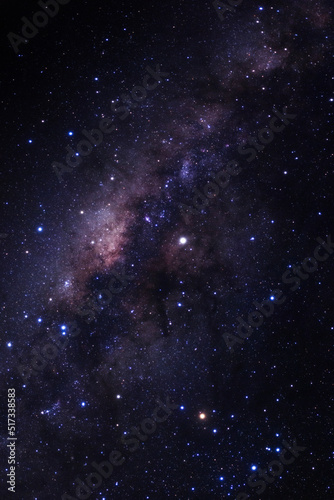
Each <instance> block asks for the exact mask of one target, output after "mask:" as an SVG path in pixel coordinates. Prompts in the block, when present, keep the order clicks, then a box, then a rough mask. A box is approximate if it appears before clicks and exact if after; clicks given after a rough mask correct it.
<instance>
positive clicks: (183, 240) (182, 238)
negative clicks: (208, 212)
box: [179, 236, 187, 245]
mask: <svg viewBox="0 0 334 500" xmlns="http://www.w3.org/2000/svg"><path fill="white" fill-rule="evenodd" d="M179 242H180V244H181V245H185V244H186V243H187V238H185V237H184V236H182V237H181V238H180V239H179Z"/></svg>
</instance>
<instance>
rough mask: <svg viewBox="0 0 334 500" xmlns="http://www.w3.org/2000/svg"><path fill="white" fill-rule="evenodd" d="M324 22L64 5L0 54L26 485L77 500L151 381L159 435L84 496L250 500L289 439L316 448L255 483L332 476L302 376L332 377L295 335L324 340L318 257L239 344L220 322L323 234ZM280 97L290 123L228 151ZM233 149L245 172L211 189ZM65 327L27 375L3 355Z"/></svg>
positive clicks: (28, 357) (304, 16) (137, 412)
mask: <svg viewBox="0 0 334 500" xmlns="http://www.w3.org/2000/svg"><path fill="white" fill-rule="evenodd" d="M246 4H247V5H246ZM8 9H9V8H8ZM20 9H21V10H20V12H21V11H22V14H20V15H22V16H24V15H28V14H25V13H24V8H23V6H20ZM35 10H36V9H35ZM16 17H20V16H16ZM332 19H333V17H332V12H331V9H330V6H329V3H328V2H326V1H325V0H321V1H317V2H315V1H313V0H303V1H292V2H290V3H289V5H286V3H284V4H283V3H281V2H279V1H277V2H276V1H275V2H272V3H269V4H268V3H267V2H265V3H264V4H263V5H262V4H257V3H255V4H254V3H253V5H249V3H248V2H246V1H244V2H242V3H241V4H240V5H239V6H238V7H236V9H235V12H234V13H233V14H228V15H227V16H226V19H225V20H224V21H222V20H221V19H219V17H218V16H217V13H216V11H215V9H214V8H213V6H212V4H211V3H210V2H209V3H208V4H203V5H202V4H201V5H196V6H194V5H193V6H190V5H187V4H185V3H183V2H181V3H177V4H176V3H175V4H174V3H172V4H170V3H169V4H168V5H165V6H164V5H160V4H158V3H154V4H152V5H150V7H148V6H146V5H144V4H142V3H140V2H139V0H138V1H135V3H134V4H131V5H128V4H125V3H124V4H123V2H121V4H120V5H118V6H114V7H113V6H110V5H109V2H102V3H101V5H99V6H93V5H92V4H89V2H86V1H85V2H83V5H82V6H81V7H80V6H77V5H74V4H73V5H72V2H70V3H69V4H68V6H66V9H65V6H64V7H63V8H62V13H61V14H58V16H57V17H56V18H55V19H54V20H53V23H54V24H50V26H48V27H47V28H45V30H44V31H43V33H42V31H41V33H40V34H39V37H36V39H32V40H30V42H29V44H27V45H26V46H24V47H22V52H24V53H23V55H22V56H15V58H14V56H13V54H11V56H12V58H14V60H11V62H10V63H9V67H10V68H11V71H12V74H13V75H14V76H13V77H12V78H13V81H11V80H10V78H8V81H7V82H6V83H7V84H8V89H9V90H8V94H7V96H6V97H5V106H4V110H5V111H4V113H5V118H4V123H5V124H6V128H8V132H7V130H6V132H5V134H8V137H7V135H5V136H4V137H5V139H7V138H8V144H9V145H10V148H11V150H12V151H13V152H12V154H11V156H10V158H11V159H10V161H8V160H7V162H6V171H4V174H3V175H5V174H6V175H7V176H8V186H9V187H8V190H6V192H5V197H4V204H3V207H4V209H3V210H4V211H3V221H4V222H3V228H2V232H6V233H7V232H8V233H9V234H10V237H9V238H7V239H6V241H5V242H3V241H2V243H1V244H2V246H3V258H4V264H5V265H4V273H3V281H2V283H3V293H2V302H3V307H2V319H3V325H4V328H3V339H4V341H3V342H4V345H3V347H2V356H3V358H2V359H3V360H4V363H3V374H4V375H6V377H4V379H6V382H3V390H5V389H6V390H7V385H8V384H9V385H8V387H15V388H16V391H17V400H18V403H17V404H18V409H19V410H18V424H17V425H18V429H20V443H19V444H18V456H19V457H20V471H19V472H18V478H17V490H18V492H19V493H18V498H22V499H28V498H34V499H35V498H38V500H44V499H49V498H62V497H61V495H62V494H64V493H65V492H67V493H68V494H70V495H73V496H74V491H75V485H74V480H75V478H76V477H77V476H78V475H79V476H80V477H81V478H83V477H85V475H87V474H88V473H89V472H90V471H91V466H90V464H91V462H92V461H93V460H99V459H101V460H102V459H104V455H103V454H104V453H106V452H107V451H108V452H109V451H111V449H113V448H112V446H113V443H115V442H116V441H117V439H119V436H120V435H121V433H122V432H125V431H126V430H127V429H129V428H130V427H131V425H137V424H138V425H139V423H140V421H141V420H142V419H143V418H144V417H146V416H147V415H148V414H149V412H150V411H151V409H152V410H153V408H154V404H155V403H154V400H155V398H156V397H163V396H164V395H169V396H170V397H171V398H172V400H173V401H174V402H175V403H177V404H178V409H177V410H175V411H174V412H173V415H171V416H170V417H169V419H168V422H166V424H161V430H159V432H160V434H159V436H158V437H157V436H156V435H152V437H151V438H150V440H149V441H150V442H147V443H145V445H143V449H141V450H139V451H138V452H137V453H136V456H137V455H138V458H135V459H134V460H133V462H132V463H130V462H129V464H124V466H123V468H122V471H121V469H120V472H119V475H118V476H117V477H116V475H115V479H114V478H113V479H109V480H106V481H105V482H104V483H103V485H101V486H100V487H99V488H98V489H97V490H96V491H95V492H94V494H93V495H92V497H91V498H97V499H99V500H101V499H103V498H105V499H109V498H122V499H124V498H128V499H138V498H150V499H153V500H155V499H158V498H177V499H180V500H181V499H182V500H183V499H184V500H186V499H190V498H194V499H197V498H201V499H206V498H207V499H215V498H233V499H235V498H236V497H237V494H238V493H239V492H240V491H246V490H247V488H248V493H249V494H251V493H252V492H251V490H250V489H249V486H247V477H248V476H249V474H251V472H252V470H253V471H254V470H255V469H252V468H251V467H252V466H255V465H254V464H256V467H257V466H258V467H264V466H265V465H266V464H267V463H268V462H270V460H273V459H274V458H275V456H274V458H272V457H271V456H269V455H268V448H269V449H270V450H274V449H276V447H279V446H281V442H282V440H283V439H288V438H289V439H292V438H293V437H295V436H296V435H297V433H298V436H297V437H298V439H299V440H301V441H302V442H304V443H305V446H307V449H308V451H307V452H305V456H306V454H307V453H308V455H307V456H308V458H307V459H306V458H304V459H303V460H304V464H302V459H301V458H300V459H298V460H300V469H298V467H297V466H291V468H290V469H289V474H286V473H284V474H285V475H284V474H283V473H282V475H284V481H286V483H287V485H288V486H287V487H288V488H289V495H290V496H288V494H287V489H286V490H284V484H283V483H282V482H281V481H278V479H277V480H276V482H275V485H276V486H275V485H268V495H269V496H268V498H270V499H276V498H277V499H281V498H297V496H298V495H299V492H300V491H302V490H301V488H302V485H304V487H305V488H306V486H307V485H308V487H310V488H313V489H312V495H313V496H312V498H316V497H317V498H326V495H328V494H329V493H328V490H327V489H326V488H327V486H328V485H327V480H321V479H319V478H318V479H317V480H316V479H315V477H313V476H312V478H311V479H310V480H309V477H308V476H307V474H308V472H307V471H309V470H311V467H313V466H314V464H317V466H318V462H319V463H322V453H323V454H325V455H324V456H326V457H327V454H328V453H329V451H328V449H327V448H326V443H325V441H324V440H322V441H321V443H320V444H319V445H318V447H316V446H315V445H314V442H313V438H312V437H310V438H309V442H308V443H306V441H307V437H306V436H307V435H308V436H310V435H311V436H312V432H313V434H314V438H315V433H316V430H314V431H312V432H311V429H318V426H319V425H320V424H319V422H320V421H321V419H322V418H323V416H324V411H325V410H324V409H323V406H322V405H323V401H322V400H320V401H318V400H317V399H316V398H317V391H316V389H314V387H315V385H314V384H315V383H316V380H317V377H318V378H321V377H322V376H323V377H324V378H326V376H327V374H328V373H329V372H327V371H326V374H325V371H324V373H322V372H321V370H320V371H319V372H317V371H316V369H315V368H314V369H313V367H314V366H316V364H317V362H319V359H320V358H321V359H322V351H321V350H319V351H318V345H317V346H316V347H315V346H314V344H313V340H312V339H313V336H312V335H313V334H311V333H309V332H310V331H311V330H312V329H313V330H312V331H314V335H315V336H316V335H318V337H319V339H321V341H320V346H319V349H320V347H321V346H323V345H324V346H326V348H327V343H328V338H327V337H322V336H321V335H322V333H321V332H322V331H326V332H327V333H328V329H329V328H330V321H329V320H328V318H329V311H330V310H331V309H330V307H331V306H332V304H331V303H330V302H329V300H330V298H329V297H330V292H329V290H330V284H329V282H327V281H326V280H327V279H328V277H329V273H330V272H332V271H330V264H328V266H327V264H326V266H327V267H326V271H325V270H324V271H323V274H322V275H321V277H319V278H318V277H317V278H315V281H314V283H313V282H312V284H309V282H311V280H309V282H308V284H307V285H305V291H304V292H303V293H304V294H305V295H303V296H302V294H300V295H299V296H298V297H297V298H291V304H290V303H289V305H287V306H286V309H285V310H284V311H285V312H282V313H279V314H278V313H277V315H276V316H275V319H270V320H267V322H266V324H265V325H264V326H263V327H262V328H259V329H258V331H257V333H256V334H253V336H252V338H251V339H249V340H248V343H247V346H246V344H245V345H243V346H242V347H241V348H240V349H239V351H238V352H237V353H235V354H232V355H231V353H230V352H229V351H228V349H227V348H226V345H225V343H224V341H223V334H224V332H227V331H229V332H234V333H235V330H236V326H237V317H238V316H240V315H245V316H247V314H248V313H249V312H250V311H251V310H252V308H253V309H254V307H253V306H252V303H253V301H255V300H258V301H261V300H265V299H268V300H269V297H270V296H271V294H272V293H273V291H274V290H275V289H277V288H279V280H280V277H281V276H282V273H283V272H284V271H285V270H286V269H287V268H289V266H290V267H291V265H292V264H294V263H296V262H300V261H301V260H302V259H303V258H305V257H306V256H307V255H308V254H309V252H308V251H307V250H308V249H309V248H312V246H314V240H315V238H316V237H318V236H321V237H325V235H326V234H329V233H330V232H331V226H330V220H331V207H332V200H331V199H330V195H329V194H328V193H329V191H330V188H331V185H330V181H331V171H330V167H329V158H330V154H331V153H330V151H329V137H330V135H329V132H328V129H327V126H328V124H329V114H330V113H329V111H328V109H329V106H330V105H331V106H332V102H333V99H332V97H331V96H332V93H333V92H332V89H331V85H332V81H331V78H332V77H331V76H330V72H329V69H328V68H329V67H328V64H329V60H330V50H331V46H330V26H331V23H332ZM14 20H15V13H14V11H13V12H10V11H8V23H9V22H10V21H11V23H12V26H14V27H15V22H14ZM67 23H70V26H71V29H69V28H68V26H69V25H68V24H67ZM12 26H11V27H10V29H11V30H12V29H14V28H12ZM8 29H9V28H8ZM7 31H8V30H7ZM42 37H45V39H44V43H45V46H44V44H43V38H42ZM34 44H35V45H34ZM37 47H38V48H39V51H38V54H37V52H36V51H37ZM74 50H75V52H74ZM6 51H7V52H8V47H6ZM35 53H36V54H37V55H36V60H35V59H34V57H35V56H34V54H35ZM8 57H9V56H8ZM29 65H33V67H32V69H31V70H29V67H30V66H29ZM147 65H150V66H151V67H153V68H155V67H156V65H159V67H160V68H161V71H163V72H166V73H168V77H165V78H163V79H161V81H160V82H159V85H158V86H157V88H155V89H154V90H151V91H150V92H148V94H147V97H146V98H145V99H143V101H142V102H140V103H139V102H137V106H135V107H134V106H133V102H132V104H129V103H125V105H126V106H129V116H128V117H126V119H124V120H120V117H119V116H118V115H117V113H116V112H115V102H116V100H117V99H118V101H117V102H120V101H119V100H121V99H122V97H121V96H122V95H123V94H130V93H131V90H132V89H133V87H134V86H138V85H141V82H142V80H143V76H144V75H145V71H147V70H146V69H145V68H146V67H147ZM29 71H30V73H29ZM26 72H27V74H28V76H27V80H28V81H27V84H26V85H23V84H20V83H18V81H22V78H23V79H24V75H25V74H26ZM28 84H29V85H28ZM26 86H27V87H28V86H29V88H30V94H27V96H28V97H29V98H28V97H27V96H26V92H27V90H26V88H25V87H26ZM123 97H124V96H123ZM330 99H332V100H330ZM125 100H126V99H125V98H124V101H125ZM123 104H124V103H123ZM285 107H286V108H287V109H288V112H289V113H292V114H294V115H295V116H296V118H295V119H293V120H291V123H290V124H289V126H286V127H285V128H284V130H283V131H282V132H280V133H275V134H274V138H273V140H272V142H271V143H270V144H268V145H266V146H265V147H264V148H261V150H259V151H256V159H255V160H254V161H252V162H251V163H249V162H248V161H247V156H245V155H243V154H240V151H241V150H240V148H241V145H243V144H246V143H247V142H248V141H249V140H250V137H253V138H256V137H257V136H258V133H259V131H261V130H262V129H263V128H265V127H267V126H269V123H270V120H271V119H272V118H273V117H274V116H277V115H275V110H279V111H280V112H282V110H283V109H284V108H285ZM10 110H11V111H10ZM15 113H16V115H15ZM14 116H16V118H15V120H14ZM103 118H111V119H112V120H113V123H114V124H115V131H113V133H112V134H110V135H108V136H105V137H104V139H103V142H102V143H101V144H100V145H98V146H96V147H94V148H93V151H92V153H91V154H90V155H89V156H87V157H84V158H82V162H81V164H80V165H78V166H77V167H75V168H74V169H73V171H72V172H66V173H64V175H63V180H64V182H62V183H59V182H58V179H57V176H56V175H55V172H54V170H53V169H52V164H53V162H55V161H57V162H59V161H63V160H62V158H65V156H66V146H70V147H71V148H73V150H74V151H75V150H76V149H75V148H76V145H77V143H78V141H79V140H80V139H82V138H83V136H82V130H83V129H88V130H90V129H93V128H97V127H98V124H99V122H100V120H101V119H103ZM17 124H19V125H17ZM9 131H12V136H9ZM12 137H15V139H14V140H13V139H12ZM232 161H234V162H235V165H236V166H238V167H239V168H240V170H238V173H237V174H236V175H231V176H230V179H229V182H228V183H226V186H224V187H219V188H218V191H217V192H216V193H215V192H214V193H213V195H212V196H210V198H209V199H206V198H205V197H204V195H203V194H202V193H203V192H205V189H206V185H207V183H208V182H210V181H212V179H213V178H214V177H215V176H216V175H217V173H218V172H221V171H222V170H224V169H226V167H227V165H230V164H231V162H232ZM229 162H230V163H229ZM6 179H7V177H6ZM199 193H200V194H199ZM199 196H200V198H199ZM196 197H197V198H196ZM195 198H196V199H197V200H199V201H198V206H197V209H196V210H195V209H194V199H195ZM203 200H206V201H203ZM185 207H188V209H185ZM198 207H199V208H198ZM319 214H320V215H319ZM320 233H321V234H320ZM7 240H8V241H7ZM324 269H325V267H324ZM332 269H333V268H332ZM120 276H121V277H123V281H122V279H121V280H120V279H119V277H120ZM319 276H320V272H319ZM117 277H118V278H117ZM124 277H125V278H124ZM312 279H313V278H312ZM307 287H309V288H308V291H307ZM106 290H109V292H106ZM326 293H327V295H326ZM106 296H109V298H110V299H109V301H108V303H107V301H106ZM314 296H317V297H319V299H317V300H318V302H319V305H318V307H319V309H316V307H315V306H314V304H313V302H312V300H313V297H314ZM326 297H328V298H326ZM293 301H295V302H294V305H293V304H292V302H293ZM310 302H311V304H312V305H310ZM282 309H283V308H282ZM308 309H309V310H310V312H309V313H308ZM82 311H87V314H84V313H83V312H82ZM88 311H90V313H89V314H88ZM307 314H309V316H306V315H307ZM73 321H76V324H77V325H78V331H79V332H80V333H79V334H78V335H77V336H76V337H74V338H70V339H69V341H68V344H67V345H66V348H63V349H62V350H61V351H59V352H58V354H57V356H56V357H55V359H54V360H52V361H49V362H48V363H47V364H46V366H45V367H44V368H43V370H41V371H40V372H39V373H37V374H36V373H35V374H33V375H31V377H30V378H29V380H22V376H20V373H21V372H20V370H22V368H20V369H18V368H17V367H18V366H21V367H22V366H23V365H24V366H26V367H29V366H31V363H32V357H33V356H36V354H33V349H34V348H35V349H37V351H38V352H39V351H40V349H41V348H42V346H43V345H44V344H45V343H46V342H48V340H47V338H48V336H49V335H50V334H51V332H53V333H54V335H55V336H58V337H59V339H61V338H63V339H68V338H69V325H70V324H72V325H73ZM326 321H329V322H326ZM319 324H320V326H319ZM62 327H63V328H62ZM317 328H319V331H318V330H316V329H317ZM316 332H317V333H316ZM9 343H10V344H11V345H10V347H8V344H9ZM322 343H323V344H322ZM328 346H329V343H328ZM325 350H326V349H325V348H324V351H325ZM37 351H35V352H37ZM303 356H306V357H307V361H303V360H304V357H303ZM313 356H314V358H313ZM317 356H318V357H317ZM304 362H305V366H304V364H303V363H304ZM324 363H325V365H324V366H325V368H324V370H329V368H328V367H329V364H327V358H326V359H325V362H324ZM290 366H291V370H290ZM320 372H321V373H320ZM300 373H304V379H303V378H299V377H300ZM21 374H22V373H21ZM311 382H312V383H311ZM327 382H328V381H325V382H322V383H323V384H325V383H327ZM308 391H311V393H310V395H309V392H308ZM313 391H314V393H313ZM308 398H309V399H308ZM317 405H319V407H320V409H319V410H317V411H318V413H316V410H315V408H316V406H317ZM303 412H304V413H305V415H306V416H305V419H304V417H301V414H302V413H303ZM174 414H175V415H174ZM298 429H300V431H298ZM329 430H330V427H329V424H326V432H329ZM278 436H279V437H278ZM3 439H5V438H3ZM31 450H32V455H30V451H31ZM34 450H38V451H34ZM311 452H312V453H313V455H310V453H311ZM136 460H137V461H136ZM325 462H326V467H327V458H326V459H325ZM298 463H299V462H298ZM147 470H149V472H148V473H146V471H147ZM40 471H42V472H43V474H42V473H40ZM180 471H181V472H180ZM222 477H223V479H221V478H222ZM151 480H152V482H151ZM311 481H313V482H311ZM278 483H279V485H278ZM305 485H306V486H305ZM269 488H271V490H270V492H269ZM307 491H308V490H307V488H306V489H305V491H304V490H303V492H302V493H301V496H298V497H300V498H302V499H304V498H305V499H308V498H310V497H308V496H307V495H308V492H307ZM310 491H311V490H310ZM303 495H304V496H303ZM72 498H73V497H72ZM328 498H329V497H328ZM238 500H240V499H238Z"/></svg>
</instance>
